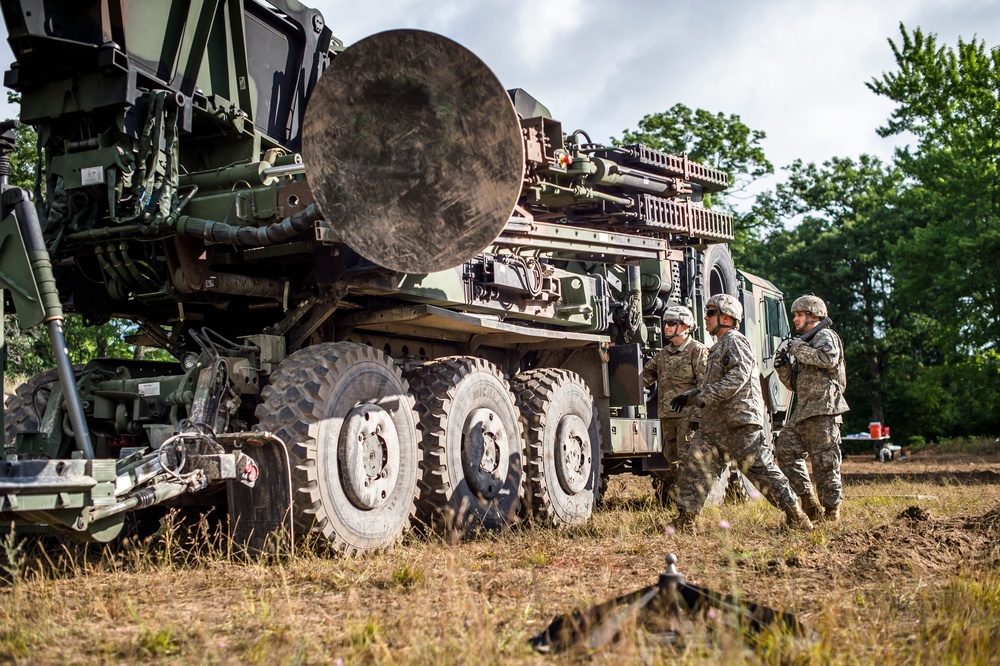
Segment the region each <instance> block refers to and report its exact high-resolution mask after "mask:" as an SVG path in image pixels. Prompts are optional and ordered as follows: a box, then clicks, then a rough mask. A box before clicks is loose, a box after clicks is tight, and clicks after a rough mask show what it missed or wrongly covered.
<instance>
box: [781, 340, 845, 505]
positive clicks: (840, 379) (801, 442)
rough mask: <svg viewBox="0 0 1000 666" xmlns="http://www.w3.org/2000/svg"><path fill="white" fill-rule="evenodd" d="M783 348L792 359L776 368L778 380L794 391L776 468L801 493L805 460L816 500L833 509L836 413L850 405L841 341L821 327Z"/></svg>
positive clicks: (837, 492) (838, 491) (806, 482)
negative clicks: (806, 339) (810, 336)
mask: <svg viewBox="0 0 1000 666" xmlns="http://www.w3.org/2000/svg"><path fill="white" fill-rule="evenodd" d="M788 352H789V355H790V356H791V357H792V360H791V362H790V363H786V364H785V365H783V366H781V367H779V368H778V370H777V372H778V378H779V379H781V383H783V384H784V385H785V386H787V387H788V389H789V390H791V391H795V407H794V408H793V410H792V414H791V416H790V417H789V418H788V422H787V423H786V424H785V427H784V428H782V430H781V432H780V433H779V434H778V439H777V442H776V444H775V455H776V457H777V459H778V466H779V467H780V468H781V471H782V472H784V473H785V474H786V475H787V476H788V481H789V483H791V485H792V489H793V490H794V491H795V493H796V494H797V495H799V496H800V497H806V496H808V495H810V494H811V493H812V484H811V483H810V479H809V470H808V469H807V468H806V458H810V459H811V460H812V469H813V476H815V479H816V490H817V494H818V495H819V501H820V504H822V505H823V506H824V507H825V508H827V509H832V508H834V507H838V506H840V504H841V502H842V501H843V486H842V484H841V480H840V462H841V456H840V424H841V423H842V422H843V418H841V416H840V415H841V414H843V413H844V412H846V411H847V410H848V409H850V408H849V407H848V406H847V401H846V400H844V389H845V388H846V385H847V375H846V367H845V364H844V344H843V342H841V340H840V336H838V335H837V334H836V333H834V332H833V331H831V330H830V329H828V328H825V329H823V330H821V331H820V332H819V333H817V334H816V337H814V338H813V339H812V340H810V341H809V342H808V343H806V342H802V341H801V340H793V341H792V342H791V344H790V345H789V348H788Z"/></svg>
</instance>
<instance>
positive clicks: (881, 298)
mask: <svg viewBox="0 0 1000 666" xmlns="http://www.w3.org/2000/svg"><path fill="white" fill-rule="evenodd" d="M786 170H787V171H788V180H787V181H786V182H784V183H782V184H780V185H779V186H778V187H777V190H776V192H773V193H766V194H765V195H763V196H761V197H759V198H758V202H757V206H756V207H755V214H757V215H766V216H767V217H768V218H769V219H773V220H775V221H776V222H780V223H781V225H779V226H778V227H776V228H775V229H774V230H773V231H772V232H771V233H770V234H769V235H768V236H767V237H766V238H765V239H761V240H759V241H756V240H755V241H751V242H750V243H749V245H748V247H747V248H746V251H745V252H744V253H743V254H744V259H745V263H744V265H745V266H746V267H747V268H748V269H749V270H751V271H756V272H759V273H760V274H762V275H767V276H769V277H770V278H771V279H772V280H774V281H775V282H776V283H777V284H778V285H779V286H780V287H781V288H782V289H783V290H784V292H785V294H786V297H787V298H788V299H789V302H790V301H791V299H792V298H795V297H796V296H798V295H799V294H804V293H815V294H817V295H818V296H820V297H821V298H823V299H824V300H825V301H826V303H827V307H828V309H829V311H830V316H831V318H832V319H833V320H834V324H835V327H836V330H837V331H838V332H839V333H840V335H841V337H842V338H843V339H844V344H845V352H846V357H847V363H848V373H849V382H848V394H847V397H848V401H849V402H850V403H851V404H852V405H853V406H854V410H853V412H852V414H851V415H850V421H851V422H850V427H852V428H857V427H860V426H862V425H864V424H865V423H867V422H868V420H870V419H874V420H878V421H886V414H885V398H884V392H883V390H882V382H883V377H884V371H885V367H886V362H887V356H886V354H887V345H886V342H885V339H884V338H885V335H884V334H885V331H886V330H888V329H889V328H891V327H892V326H893V325H894V324H895V319H896V316H895V312H896V306H895V303H894V301H893V298H892V277H891V272H890V269H891V263H890V248H891V245H892V243H893V241H894V240H895V238H896V237H897V236H898V234H899V230H900V228H901V226H902V224H903V222H902V220H901V219H900V217H899V213H898V208H897V207H896V205H895V200H896V199H897V198H898V196H899V190H900V187H901V185H902V177H901V174H900V173H899V171H898V170H896V169H894V168H892V167H890V166H886V165H884V164H883V163H882V162H881V161H880V160H879V159H878V158H875V157H872V156H869V155H862V156H861V157H860V158H859V159H858V160H857V161H855V160H852V159H849V158H833V159H832V160H829V161H827V162H825V163H824V164H823V165H822V166H817V165H815V164H803V163H802V162H801V161H796V162H794V163H793V164H792V165H790V166H789V167H786ZM792 220H798V224H796V225H795V226H790V227H788V228H785V224H786V223H790V222H791V221H792Z"/></svg>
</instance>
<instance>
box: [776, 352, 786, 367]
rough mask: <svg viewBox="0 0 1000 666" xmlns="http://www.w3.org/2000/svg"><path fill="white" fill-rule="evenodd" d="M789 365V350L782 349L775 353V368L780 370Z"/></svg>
mask: <svg viewBox="0 0 1000 666" xmlns="http://www.w3.org/2000/svg"><path fill="white" fill-rule="evenodd" d="M786 365H788V350H787V349H780V350H778V353H777V354H775V355H774V369H775V370H778V369H779V368H783V367H785V366H786Z"/></svg>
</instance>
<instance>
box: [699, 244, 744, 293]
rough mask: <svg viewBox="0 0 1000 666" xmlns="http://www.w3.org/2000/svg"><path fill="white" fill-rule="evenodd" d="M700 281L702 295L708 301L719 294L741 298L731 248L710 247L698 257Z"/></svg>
mask: <svg viewBox="0 0 1000 666" xmlns="http://www.w3.org/2000/svg"><path fill="white" fill-rule="evenodd" d="M698 260H699V261H698V263H699V269H700V270H699V271H698V280H699V285H698V286H699V287H700V290H701V293H702V294H704V295H705V300H706V301H707V300H708V298H709V297H711V296H715V295H717V294H729V295H730V296H739V288H738V287H739V285H738V282H737V277H736V265H735V264H734V263H733V257H732V255H731V254H730V253H729V247H728V246H726V245H724V244H721V243H720V244H718V245H709V246H708V248H707V249H706V250H704V251H703V252H701V253H699V255H698Z"/></svg>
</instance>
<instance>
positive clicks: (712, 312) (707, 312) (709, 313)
mask: <svg viewBox="0 0 1000 666" xmlns="http://www.w3.org/2000/svg"><path fill="white" fill-rule="evenodd" d="M717 314H719V311H718V310H705V316H706V317H714V316H715V315H717Z"/></svg>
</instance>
